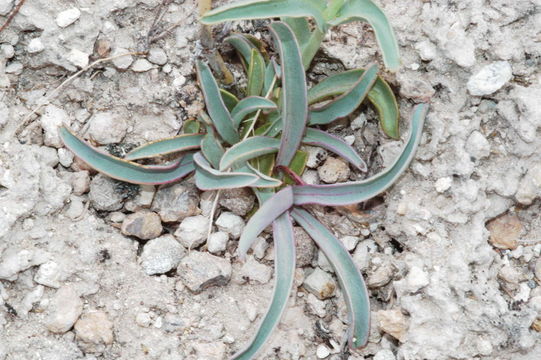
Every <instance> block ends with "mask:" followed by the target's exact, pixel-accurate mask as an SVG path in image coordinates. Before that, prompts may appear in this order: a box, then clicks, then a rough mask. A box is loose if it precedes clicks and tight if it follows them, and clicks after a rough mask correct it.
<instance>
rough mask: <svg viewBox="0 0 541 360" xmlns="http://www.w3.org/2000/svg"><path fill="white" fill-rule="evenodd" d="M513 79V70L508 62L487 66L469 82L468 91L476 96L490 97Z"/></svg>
mask: <svg viewBox="0 0 541 360" xmlns="http://www.w3.org/2000/svg"><path fill="white" fill-rule="evenodd" d="M512 78H513V70H512V68H511V65H510V64H509V63H508V62H507V61H498V62H494V63H492V64H489V65H486V66H485V67H483V68H482V69H481V70H480V71H479V72H477V73H476V74H474V75H472V76H471V77H470V79H469V80H468V84H467V87H468V91H469V92H470V94H471V95H474V96H484V95H490V94H493V93H495V92H496V91H498V90H499V89H501V88H502V87H503V86H504V85H505V84H506V83H507V82H508V81H509V80H511V79H512Z"/></svg>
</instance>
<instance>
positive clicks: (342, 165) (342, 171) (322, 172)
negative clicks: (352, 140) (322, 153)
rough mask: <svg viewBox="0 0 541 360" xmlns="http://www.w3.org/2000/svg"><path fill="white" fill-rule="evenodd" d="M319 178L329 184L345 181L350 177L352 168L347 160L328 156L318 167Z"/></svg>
mask: <svg viewBox="0 0 541 360" xmlns="http://www.w3.org/2000/svg"><path fill="white" fill-rule="evenodd" d="M317 173H318V175H319V178H320V179H321V180H323V181H324V182H326V183H327V184H334V183H336V182H343V181H346V180H347V179H348V178H349V174H350V170H349V166H348V164H347V163H346V162H344V161H343V160H340V159H336V158H333V157H328V158H327V160H326V161H325V163H324V164H323V165H322V166H320V167H319V168H318V169H317Z"/></svg>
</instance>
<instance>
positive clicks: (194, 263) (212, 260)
mask: <svg viewBox="0 0 541 360" xmlns="http://www.w3.org/2000/svg"><path fill="white" fill-rule="evenodd" d="M177 273H178V274H179V277H180V279H181V280H182V282H183V283H184V285H185V286H186V287H188V288H189V289H190V290H191V291H193V292H201V291H203V290H204V289H206V288H208V287H210V286H223V285H225V284H227V283H228V282H229V279H230V278H231V264H230V263H229V261H228V260H226V259H223V258H220V257H217V256H214V255H211V254H209V253H206V252H199V251H191V252H190V253H189V254H188V256H186V257H184V258H183V259H182V260H181V261H180V265H179V267H178V269H177Z"/></svg>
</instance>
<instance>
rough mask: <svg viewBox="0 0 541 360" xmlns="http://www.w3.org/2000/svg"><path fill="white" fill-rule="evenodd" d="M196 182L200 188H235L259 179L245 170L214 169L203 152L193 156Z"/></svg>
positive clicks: (248, 184)
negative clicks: (227, 170) (224, 170)
mask: <svg viewBox="0 0 541 360" xmlns="http://www.w3.org/2000/svg"><path fill="white" fill-rule="evenodd" d="M193 159H194V163H195V169H196V171H195V184H196V185H197V187H198V188H199V189H200V190H220V189H235V188H239V187H245V186H250V185H251V184H253V183H255V182H256V181H257V180H258V177H257V176H256V175H254V174H250V173H244V172H221V171H218V170H214V169H213V168H212V167H211V166H210V164H209V163H208V161H207V160H206V159H205V158H204V157H203V155H202V154H201V153H199V152H198V153H196V154H195V155H194V157H193Z"/></svg>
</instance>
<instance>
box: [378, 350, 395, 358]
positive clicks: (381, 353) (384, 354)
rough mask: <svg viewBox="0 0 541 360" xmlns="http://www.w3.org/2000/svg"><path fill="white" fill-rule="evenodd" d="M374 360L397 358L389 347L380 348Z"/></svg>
mask: <svg viewBox="0 0 541 360" xmlns="http://www.w3.org/2000/svg"><path fill="white" fill-rule="evenodd" d="M373 360H396V357H395V356H394V354H393V352H392V351H391V350H389V349H383V350H380V351H378V352H377V353H376V355H374V359H373Z"/></svg>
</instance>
